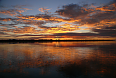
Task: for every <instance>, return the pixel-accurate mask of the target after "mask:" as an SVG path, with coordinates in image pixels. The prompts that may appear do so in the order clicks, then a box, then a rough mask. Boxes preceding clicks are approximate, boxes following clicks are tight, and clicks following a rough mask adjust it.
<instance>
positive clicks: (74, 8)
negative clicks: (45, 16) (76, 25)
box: [56, 4, 89, 18]
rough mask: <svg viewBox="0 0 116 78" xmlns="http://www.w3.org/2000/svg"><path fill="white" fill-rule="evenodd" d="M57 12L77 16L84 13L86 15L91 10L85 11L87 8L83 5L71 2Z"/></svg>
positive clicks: (71, 16)
mask: <svg viewBox="0 0 116 78" xmlns="http://www.w3.org/2000/svg"><path fill="white" fill-rule="evenodd" d="M56 13H58V14H59V15H62V16H65V17H70V18H76V17H80V16H83V15H84V16H85V15H87V14H88V13H89V12H88V11H85V9H84V8H83V7H82V6H79V5H78V4H69V5H64V6H63V8H62V9H59V10H58V11H56Z"/></svg>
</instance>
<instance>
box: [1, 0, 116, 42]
mask: <svg viewBox="0 0 116 78" xmlns="http://www.w3.org/2000/svg"><path fill="white" fill-rule="evenodd" d="M115 21H116V0H0V40H7V39H20V40H22V39H24V40H39V39H48V40H49V39H52V40H94V39H104V40H105V39H113V40H114V39H115V40H116V22H115Z"/></svg>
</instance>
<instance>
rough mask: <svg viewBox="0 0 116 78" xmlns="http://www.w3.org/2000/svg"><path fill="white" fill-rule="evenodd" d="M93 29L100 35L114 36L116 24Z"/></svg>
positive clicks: (115, 34) (115, 35)
mask: <svg viewBox="0 0 116 78" xmlns="http://www.w3.org/2000/svg"><path fill="white" fill-rule="evenodd" d="M93 31H94V32H98V33H99V35H100V36H111V37H116V25H113V26H111V27H105V28H102V29H93Z"/></svg>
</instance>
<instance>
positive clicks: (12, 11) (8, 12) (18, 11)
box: [0, 5, 32, 16]
mask: <svg viewBox="0 0 116 78" xmlns="http://www.w3.org/2000/svg"><path fill="white" fill-rule="evenodd" d="M24 6H26V5H20V6H19V5H16V6H12V7H13V9H7V10H0V13H1V14H4V15H10V16H16V15H17V14H21V13H22V12H25V11H27V10H32V9H28V8H23V7H24ZM7 8H9V7H7Z"/></svg>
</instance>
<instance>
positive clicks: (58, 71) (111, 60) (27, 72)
mask: <svg viewBox="0 0 116 78" xmlns="http://www.w3.org/2000/svg"><path fill="white" fill-rule="evenodd" d="M9 77H10V78H50V77H52V78H116V42H115V41H94V42H92V41H90V42H89V41H87V42H35V43H0V78H9Z"/></svg>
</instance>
